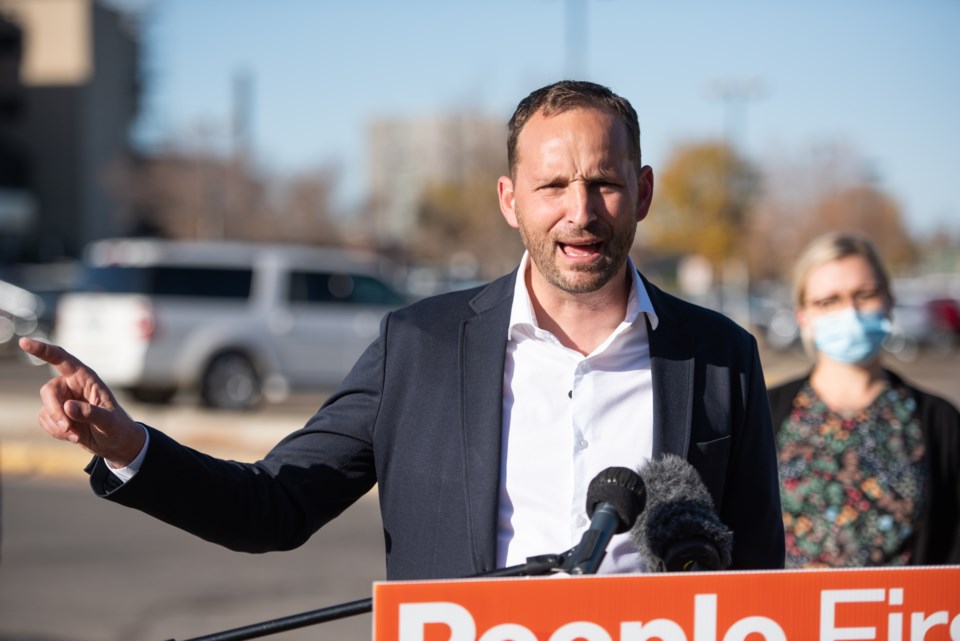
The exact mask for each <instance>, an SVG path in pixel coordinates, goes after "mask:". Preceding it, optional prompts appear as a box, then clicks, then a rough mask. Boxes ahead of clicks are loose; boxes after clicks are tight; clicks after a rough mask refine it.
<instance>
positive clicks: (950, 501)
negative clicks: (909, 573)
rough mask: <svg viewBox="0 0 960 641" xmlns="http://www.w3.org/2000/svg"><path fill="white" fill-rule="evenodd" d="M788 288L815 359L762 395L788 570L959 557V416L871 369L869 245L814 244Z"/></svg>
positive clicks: (831, 238) (880, 272) (884, 308)
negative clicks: (772, 433)
mask: <svg viewBox="0 0 960 641" xmlns="http://www.w3.org/2000/svg"><path fill="white" fill-rule="evenodd" d="M793 294H794V303H795V305H796V315H797V322H798V324H799V326H800V331H801V336H802V337H803V342H804V346H805V347H806V348H807V351H808V352H809V353H810V354H811V355H812V356H813V357H814V366H813V370H812V371H811V372H809V374H807V375H806V376H804V377H802V378H799V379H797V380H794V381H790V382H788V383H785V384H783V385H780V386H778V387H776V388H774V389H771V390H770V391H769V398H770V406H771V409H772V413H773V425H774V429H775V430H776V432H777V447H778V451H779V461H780V482H781V500H782V504H783V520H784V526H785V530H786V550H787V557H786V566H787V567H788V568H790V567H858V566H867V565H904V564H912V565H933V564H957V563H960V413H958V412H957V409H956V408H955V407H954V406H952V405H951V404H950V403H948V402H947V401H945V400H944V399H942V398H939V397H937V396H933V395H931V394H927V393H925V392H922V391H920V390H918V389H916V388H915V387H913V386H912V385H911V384H909V383H908V382H906V381H904V380H903V379H902V378H900V377H899V376H897V375H896V374H894V373H893V372H891V371H889V370H887V369H885V368H884V367H883V366H882V365H881V363H880V348H881V344H882V342H883V340H884V338H885V337H886V336H887V334H888V333H889V331H890V325H891V322H890V315H891V311H892V309H893V295H892V292H891V290H890V281H889V278H888V276H887V273H886V270H885V269H884V267H883V264H882V263H881V262H880V259H879V258H878V256H877V253H876V251H875V250H874V248H873V246H872V245H871V244H870V243H869V241H867V240H865V239H863V238H860V237H857V236H852V235H846V234H828V235H826V236H823V237H821V238H819V239H817V240H815V241H814V242H813V243H812V244H811V245H810V246H809V247H808V248H807V249H806V250H805V251H804V253H803V254H802V255H801V257H800V259H799V260H798V262H797V265H796V268H795V271H794V291H793Z"/></svg>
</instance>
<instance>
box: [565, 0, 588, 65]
mask: <svg viewBox="0 0 960 641" xmlns="http://www.w3.org/2000/svg"><path fill="white" fill-rule="evenodd" d="M564 2H565V3H566V4H565V9H566V10H565V19H566V30H567V33H566V43H565V44H566V57H567V60H566V65H567V69H566V71H567V78H568V79H571V80H583V79H584V74H585V73H586V62H585V61H586V57H587V0H564Z"/></svg>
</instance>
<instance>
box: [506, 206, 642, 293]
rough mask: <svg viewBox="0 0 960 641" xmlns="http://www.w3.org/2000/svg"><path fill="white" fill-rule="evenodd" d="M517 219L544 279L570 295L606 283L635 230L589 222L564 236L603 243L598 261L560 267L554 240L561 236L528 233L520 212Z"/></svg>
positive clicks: (616, 269) (621, 260) (624, 256)
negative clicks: (564, 267)
mask: <svg viewBox="0 0 960 641" xmlns="http://www.w3.org/2000/svg"><path fill="white" fill-rule="evenodd" d="M517 222H518V224H519V228H520V238H521V239H522V240H523V244H524V246H525V247H526V248H527V251H528V252H529V253H530V259H531V260H532V261H533V262H534V264H535V265H536V266H537V269H538V270H539V271H540V273H541V274H543V277H544V278H545V279H546V280H547V282H549V283H550V284H551V285H553V286H554V287H556V288H558V289H560V290H562V291H564V292H567V293H570V294H585V293H589V292H595V291H597V290H599V289H600V288H602V287H603V286H604V285H606V284H607V283H609V282H610V280H611V279H613V277H614V276H616V275H617V273H618V272H619V271H620V269H621V267H623V264H624V263H625V262H626V260H627V256H628V255H629V254H630V248H631V247H633V239H634V236H635V233H636V227H631V228H629V229H615V228H613V227H610V226H608V225H604V224H603V223H599V222H597V221H593V222H591V223H590V224H588V225H587V226H586V227H578V228H576V229H573V230H571V231H570V233H569V234H566V235H565V237H566V238H569V239H584V238H591V239H594V240H596V241H598V242H602V243H603V244H602V247H603V249H602V254H601V257H600V260H597V261H593V262H591V263H582V264H574V265H571V266H570V267H568V268H567V269H561V268H560V267H559V265H558V264H557V260H558V258H557V253H558V252H559V251H560V249H559V246H558V244H557V241H558V240H559V241H560V242H563V239H562V238H559V237H557V236H554V235H547V236H535V235H531V234H530V233H529V232H528V230H527V228H526V226H525V225H524V223H523V216H522V215H521V214H520V212H519V211H518V212H517Z"/></svg>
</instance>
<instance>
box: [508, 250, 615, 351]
mask: <svg viewBox="0 0 960 641" xmlns="http://www.w3.org/2000/svg"><path fill="white" fill-rule="evenodd" d="M525 280H526V285H527V291H528V292H529V293H530V301H531V303H532V305H533V310H534V313H535V314H536V316H537V324H538V325H539V326H540V328H541V329H544V330H547V331H548V332H550V333H551V334H553V335H554V336H556V337H557V339H558V340H559V341H560V343H561V344H563V345H564V346H565V347H568V348H570V349H574V350H576V351H578V352H580V353H581V354H584V355H587V354H590V353H591V352H593V351H594V350H595V349H596V348H597V347H598V346H599V345H601V344H602V343H603V342H604V341H605V340H607V338H608V337H609V336H610V334H612V333H613V331H614V330H615V329H616V328H617V327H618V326H619V325H620V323H621V322H622V321H623V319H624V317H625V316H626V313H627V300H628V298H629V295H630V287H631V285H632V284H633V280H632V277H631V275H630V274H629V273H627V270H626V269H625V268H624V269H623V270H621V273H620V274H618V275H617V276H615V277H614V278H612V279H611V280H610V282H609V283H607V284H606V285H604V286H603V287H601V288H600V289H599V290H597V291H595V292H588V293H582V294H573V293H570V292H564V291H562V290H560V289H558V288H556V287H555V286H553V285H551V284H549V283H547V282H546V281H545V280H544V279H543V278H542V277H541V276H539V274H537V273H536V269H535V268H534V267H533V266H532V265H531V266H530V267H529V268H528V270H527V273H526V275H525Z"/></svg>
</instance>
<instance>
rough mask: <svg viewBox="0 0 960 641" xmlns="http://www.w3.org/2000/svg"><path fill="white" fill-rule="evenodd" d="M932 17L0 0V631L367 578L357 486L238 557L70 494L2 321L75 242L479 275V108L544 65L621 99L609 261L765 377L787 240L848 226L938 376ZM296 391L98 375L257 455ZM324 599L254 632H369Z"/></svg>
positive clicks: (56, 631)
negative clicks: (293, 535)
mask: <svg viewBox="0 0 960 641" xmlns="http://www.w3.org/2000/svg"><path fill="white" fill-rule="evenodd" d="M958 33H960V2H957V1H956V0H920V1H916V2H906V1H893V0H869V1H868V0H848V1H846V2H842V3H838V2H832V1H829V0H808V1H807V2H803V3H799V2H796V3H784V2H779V3H770V2H761V1H760V0H730V1H728V2H723V3H712V2H706V1H704V0H677V1H675V2H670V3H652V2H642V1H637V0H485V1H484V2H479V1H476V0H460V1H457V2H441V1H440V0H412V1H408V2H386V1H383V0H376V1H375V0H356V1H355V2H341V3H333V2H323V1H314V0H272V1H270V2H268V1H266V0H199V1H198V0H0V407H2V408H3V409H2V410H0V413H2V421H0V473H2V478H3V496H2V500H3V503H2V508H3V509H2V520H0V527H2V534H3V538H2V563H0V639H2V640H3V641H12V640H14V639H16V640H17V641H66V640H84V639H90V640H94V639H99V640H103V639H126V640H130V639H159V638H166V637H169V636H173V635H176V636H178V637H179V638H184V637H188V636H191V635H199V634H202V633H209V632H213V631H216V630H219V629H225V628H228V627H231V626H236V625H243V624H247V623H252V622H255V621H258V620H262V619H266V618H269V617H276V616H281V615H285V614H291V613H294V612H298V611H303V610H307V609H312V608H316V607H321V606H323V605H329V604H332V603H336V602H343V601H348V600H352V599H355V598H362V597H364V596H367V595H368V594H369V590H368V588H369V581H371V580H374V579H376V578H379V577H380V576H382V543H381V538H382V537H381V533H380V531H379V524H378V521H377V519H378V516H377V514H376V502H375V500H370V501H367V500H364V501H362V502H361V504H360V505H358V506H357V507H356V509H353V510H351V511H349V512H348V513H347V514H346V515H344V517H343V518H341V519H339V520H338V522H337V523H336V524H335V525H334V526H333V527H331V528H330V529H329V530H324V532H321V533H320V535H319V536H318V537H317V538H316V539H315V540H313V541H311V543H310V544H308V545H307V546H305V548H303V549H302V550H298V551H297V552H295V553H284V554H281V555H266V556H265V557H262V558H261V557H256V558H251V557H249V556H246V555H236V554H232V553H228V552H226V551H223V550H220V549H219V548H213V546H210V545H208V544H205V543H203V542H200V541H197V540H195V539H192V538H191V537H188V536H187V535H184V534H183V533H180V532H177V531H175V530H172V529H171V528H167V527H166V526H162V525H159V524H156V523H154V522H151V521H148V520H142V519H141V517H140V516H139V515H136V514H131V513H129V512H127V511H125V510H122V509H118V508H115V506H110V505H107V504H106V503H105V502H102V501H97V500H95V499H93V497H91V496H90V495H89V491H88V490H86V489H85V488H84V487H83V482H82V480H80V478H81V477H82V472H81V470H82V467H83V465H84V463H85V456H84V455H83V454H82V453H81V452H78V451H76V448H72V447H70V446H67V445H64V444H60V443H56V442H53V441H51V440H50V439H48V438H46V437H44V436H43V435H42V433H40V430H39V429H38V428H37V427H36V424H35V421H36V419H35V417H36V411H37V409H38V406H39V401H38V399H37V389H38V388H39V386H40V385H41V384H42V382H43V381H44V380H46V378H47V376H48V372H47V371H46V369H45V368H39V367H33V366H31V365H29V364H28V363H26V362H24V361H23V360H22V359H21V358H20V356H19V350H17V349H16V348H15V343H16V339H17V337H18V336H21V335H33V336H39V337H47V336H51V335H52V336H54V337H56V334H57V314H58V311H59V310H60V308H61V305H62V303H63V300H64V299H65V298H69V296H70V295H75V293H76V291H77V290H80V289H83V287H84V279H83V274H84V272H85V270H86V268H87V267H89V265H87V264H86V263H88V262H89V257H88V254H85V250H86V248H88V247H90V246H91V244H92V243H95V242H96V241H101V240H103V239H118V238H126V237H148V238H157V239H172V240H199V241H210V242H213V243H227V241H257V242H276V243H292V242H296V243H300V244H307V245H311V246H317V247H323V248H336V249H346V250H350V251H358V252H359V251H363V252H365V253H366V254H370V255H374V256H377V257H381V258H383V259H384V260H387V261H389V263H390V265H392V266H393V267H392V268H391V269H390V270H389V271H388V272H386V274H387V275H388V276H389V283H388V285H389V287H391V288H394V289H396V291H397V292H399V295H400V296H401V297H402V298H403V299H404V300H409V299H412V298H416V297H419V296H424V295H429V294H431V293H435V292H439V291H443V290H446V289H451V288H456V287H464V286H468V285H470V284H474V283H476V282H478V281H484V280H488V279H490V278H493V277H496V276H498V275H500V274H502V273H504V272H506V271H508V270H510V269H512V268H513V267H514V266H515V265H516V263H517V261H518V259H519V257H520V252H521V246H520V244H519V240H518V238H517V237H516V233H515V231H514V230H512V229H510V228H509V227H508V226H507V225H506V223H505V222H504V221H503V219H502V217H501V215H500V212H499V209H498V206H497V201H496V187H495V185H496V180H497V177H498V176H500V175H501V174H502V173H504V172H505V168H506V167H505V165H506V153H505V146H506V145H505V138H506V121H507V120H508V118H509V117H510V115H511V113H512V111H513V109H514V108H515V106H516V104H517V102H518V101H519V100H520V99H522V98H523V97H524V96H526V95H527V94H528V93H529V92H530V91H531V90H533V89H535V88H538V87H540V86H543V85H545V84H548V83H551V82H554V81H556V80H559V79H563V78H578V79H586V80H591V81H594V82H598V83H601V84H605V85H607V86H609V87H611V88H612V89H613V90H614V91H616V92H617V93H619V94H620V95H622V96H624V97H626V98H628V99H629V100H630V101H631V102H632V103H633V105H634V107H635V108H636V109H637V112H638V114H639V117H640V125H641V130H642V140H641V143H642V149H643V160H644V162H645V163H646V164H649V165H651V166H652V167H653V169H654V173H655V175H656V186H655V199H654V203H653V208H652V211H651V214H650V216H649V217H648V218H647V219H646V220H645V221H644V222H643V223H642V224H641V225H640V227H639V230H638V234H637V242H636V246H635V247H634V251H633V256H634V260H635V262H636V263H637V264H638V266H640V268H641V270H643V271H644V273H645V274H646V275H647V276H649V277H651V278H652V279H653V280H654V282H656V283H657V284H658V285H660V286H662V287H664V288H666V289H668V290H672V291H675V292H677V293H678V294H680V295H682V296H684V297H686V298H688V299H692V300H695V301H697V302H700V303H702V304H704V305H708V306H711V307H714V308H716V309H719V310H721V311H723V312H724V313H727V314H729V315H730V316H732V317H734V318H735V319H736V320H738V321H739V322H741V323H742V324H744V325H746V326H748V327H749V328H750V329H751V330H752V331H753V332H754V334H755V335H756V336H757V338H758V340H759V342H760V345H761V350H762V358H763V365H764V371H765V374H766V376H767V379H768V381H769V382H777V381H778V380H782V379H783V378H785V377H787V376H790V375H794V374H797V373H799V372H801V371H803V370H804V369H805V368H806V367H809V362H808V361H807V360H806V359H805V357H804V356H803V354H802V352H801V351H800V350H799V349H798V341H797V334H796V325H795V323H794V321H793V314H792V310H791V302H790V299H789V285H788V283H789V269H790V265H791V264H792V262H793V260H794V258H795V256H796V255H797V253H798V252H799V251H800V249H801V248H802V247H803V245H804V244H805V243H806V242H807V241H808V240H809V239H811V238H812V237H814V236H816V235H819V234H820V233H823V232H825V231H829V230H838V229H843V230H854V231H859V232H862V233H864V234H866V235H867V236H869V237H871V238H872V239H873V240H874V242H875V243H876V244H877V245H878V247H879V249H880V250H881V252H882V254H883V256H884V258H885V260H886V262H887V263H888V265H889V266H890V267H891V269H892V271H893V276H894V278H895V281H894V290H895V294H896V295H897V308H896V310H895V312H894V317H895V318H894V319H895V324H896V330H895V333H894V335H893V336H892V338H891V340H890V341H889V343H888V345H887V346H886V347H887V350H888V354H887V357H888V358H889V359H891V361H892V362H893V363H894V364H895V367H896V368H899V369H901V371H903V372H904V373H905V375H907V376H908V377H909V378H911V379H912V380H915V381H916V382H918V383H919V384H921V385H922V386H924V387H926V388H928V389H932V390H933V391H936V392H938V393H940V394H942V395H945V396H947V397H948V398H950V399H951V400H953V402H954V403H960V362H958V361H960V359H957V358H956V353H957V352H956V347H957V340H958V338H960V311H958V304H957V299H958V298H960V275H958V274H960V190H958V189H957V187H956V172H957V170H958V168H960V167H958V161H957V153H956V150H957V149H960V118H958V117H957V114H960V83H958V82H957V62H958V61H960V38H958V37H957V34H958ZM951 78H953V80H951ZM96 309H101V313H102V314H105V313H106V312H103V311H102V310H104V309H106V308H97V307H94V310H96ZM203 309H208V308H203ZM208 313H209V314H211V317H212V314H213V313H212V312H206V311H205V312H204V314H208ZM94 320H95V319H94ZM146 321H150V319H146ZM138 322H139V323H140V324H141V326H143V325H144V324H146V325H149V328H150V329H151V331H152V329H153V326H152V325H150V322H146V323H145V319H144V318H142V317H140V318H139V320H138ZM151 322H152V321H151ZM192 322H193V323H200V322H202V319H200V320H197V319H194V320H193V321H192ZM317 322H318V323H319V322H320V321H317ZM141 328H142V327H141ZM147 391H151V390H147ZM152 391H154V392H156V391H157V390H152ZM161 391H162V390H161ZM323 394H324V392H323V391H322V390H318V391H314V392H310V393H308V394H305V395H299V396H298V395H296V394H293V395H279V396H278V399H279V400H278V402H277V403H275V404H273V405H271V406H269V407H266V408H265V407H262V406H259V405H253V404H251V405H250V407H244V408H243V410H242V411H234V410H229V409H228V410H226V411H225V410H224V409H223V408H220V409H219V410H218V411H214V410H211V409H209V408H204V407H202V406H200V407H198V406H197V404H196V403H194V402H193V400H195V398H189V399H187V402H186V403H184V402H181V401H177V402H174V403H168V404H165V405H158V404H157V403H146V402H142V401H145V400H146V399H145V398H136V397H132V398H125V399H124V400H125V406H126V407H127V409H128V411H130V412H131V413H132V414H134V415H135V416H137V417H138V418H139V419H140V420H144V421H145V422H148V423H150V424H153V425H155V426H157V427H159V428H161V429H164V430H165V431H167V432H169V433H171V434H172V435H174V436H175V437H176V438H178V439H180V440H182V441H183V442H185V443H187V444H189V445H193V446H196V447H198V448H200V449H203V450H205V451H208V452H211V453H213V454H216V455H220V456H227V457H231V458H237V459H239V460H255V459H256V458H258V457H259V456H260V455H262V453H263V452H265V451H266V449H267V448H268V447H269V445H270V444H271V443H273V442H275V441H276V440H277V439H278V438H280V437H281V436H282V435H283V434H284V433H286V432H289V431H290V430H292V429H295V428H297V427H299V426H300V425H301V424H302V423H303V421H304V420H305V419H306V418H307V417H308V416H309V415H310V414H311V413H312V412H313V411H314V409H315V408H316V407H317V406H318V405H319V403H320V402H321V401H322V398H323ZM155 400H156V399H155ZM144 577H149V579H147V580H143V578H144ZM137 578H139V579H140V580H137ZM91 586H94V589H91ZM104 595H107V596H104ZM350 625H351V626H352V627H346V628H342V629H341V628H324V629H323V631H322V632H323V633H319V632H317V631H315V630H314V631H309V632H302V633H288V634H287V635H281V636H278V637H276V638H283V639H299V638H303V639H308V638H326V634H329V635H330V638H368V631H369V619H359V620H357V621H355V622H351V623H350ZM318 635H319V636H318Z"/></svg>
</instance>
